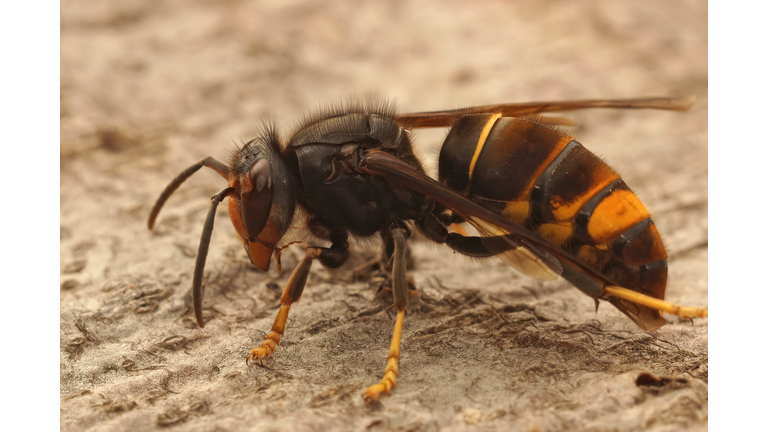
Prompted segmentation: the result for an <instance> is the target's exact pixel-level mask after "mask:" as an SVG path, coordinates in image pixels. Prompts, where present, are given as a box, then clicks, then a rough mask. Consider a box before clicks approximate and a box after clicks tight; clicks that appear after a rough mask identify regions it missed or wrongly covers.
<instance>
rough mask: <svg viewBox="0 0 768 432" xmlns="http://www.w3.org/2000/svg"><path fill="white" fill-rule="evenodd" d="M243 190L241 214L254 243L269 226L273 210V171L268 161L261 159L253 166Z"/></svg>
mask: <svg viewBox="0 0 768 432" xmlns="http://www.w3.org/2000/svg"><path fill="white" fill-rule="evenodd" d="M242 188H243V189H242V191H243V192H242V195H241V196H240V213H241V216H242V218H243V225H244V226H245V231H246V232H247V233H248V237H249V240H252V241H253V240H255V239H256V236H257V235H259V233H260V232H261V231H262V230H263V229H264V226H265V225H266V224H267V219H269V212H270V210H271V209H272V170H271V168H270V166H269V161H268V160H266V159H259V160H257V161H256V162H255V163H254V164H253V165H251V169H250V170H249V171H248V175H247V176H246V177H245V178H244V179H243V181H242Z"/></svg>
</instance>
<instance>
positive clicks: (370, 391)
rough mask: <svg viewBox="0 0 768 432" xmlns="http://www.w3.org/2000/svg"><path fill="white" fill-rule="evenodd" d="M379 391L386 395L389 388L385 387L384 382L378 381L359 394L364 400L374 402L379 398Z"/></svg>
mask: <svg viewBox="0 0 768 432" xmlns="http://www.w3.org/2000/svg"><path fill="white" fill-rule="evenodd" d="M381 393H384V394H386V395H388V394H389V388H387V386H386V385H385V384H384V383H378V384H374V385H372V386H370V387H368V388H367V389H366V390H365V391H364V392H363V394H362V395H361V396H362V397H363V400H364V401H366V402H375V401H378V400H379V395H380V394H381Z"/></svg>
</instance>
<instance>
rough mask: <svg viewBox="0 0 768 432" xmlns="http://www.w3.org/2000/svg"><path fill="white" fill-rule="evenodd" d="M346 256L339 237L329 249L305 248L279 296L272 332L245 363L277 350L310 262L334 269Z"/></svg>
mask: <svg viewBox="0 0 768 432" xmlns="http://www.w3.org/2000/svg"><path fill="white" fill-rule="evenodd" d="M348 255H349V246H348V244H347V240H346V237H345V236H343V237H341V236H340V237H339V238H338V240H337V241H334V243H333V244H332V245H331V247H329V248H321V247H310V248H307V251H306V253H305V254H304V258H302V260H301V262H299V265H298V266H296V269H294V270H293V273H291V277H290V278H289V279H288V283H287V284H285V289H284V290H283V294H282V295H281V296H280V309H279V310H278V311H277V317H275V322H274V324H272V331H270V332H269V334H268V335H267V337H266V339H264V342H262V343H261V345H260V346H258V347H256V348H254V349H252V350H251V353H250V354H248V357H246V358H245V362H246V363H248V361H249V360H259V361H261V360H262V359H263V358H269V356H270V355H272V353H273V352H274V351H275V349H277V345H279V344H280V338H281V337H282V336H283V335H284V334H285V324H286V321H287V320H288V311H290V310H291V305H292V304H293V303H296V302H297V301H299V298H301V294H302V293H303V292H304V286H305V285H306V284H307V277H308V276H309V269H310V268H311V267H312V262H313V261H314V260H316V259H317V260H320V263H321V264H323V265H324V266H325V267H330V268H334V267H338V266H340V265H341V264H343V263H344V261H345V260H346V259H347V257H348Z"/></svg>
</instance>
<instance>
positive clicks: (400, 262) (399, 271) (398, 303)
mask: <svg viewBox="0 0 768 432" xmlns="http://www.w3.org/2000/svg"><path fill="white" fill-rule="evenodd" d="M391 234H392V240H393V243H394V249H395V250H394V254H393V260H392V294H393V296H394V307H396V308H397V321H396V322H395V329H394V332H393V334H392V343H391V345H390V347H389V354H388V355H387V366H386V367H385V368H384V377H383V378H382V379H381V382H379V383H378V384H374V385H372V386H370V387H368V389H366V390H365V392H363V395H362V396H363V399H365V401H366V402H372V401H376V400H378V399H379V395H380V394H381V393H384V394H389V392H390V390H391V389H392V388H393V387H395V379H396V377H397V375H398V369H397V362H398V360H400V340H401V338H402V335H403V319H404V318H405V309H406V307H407V306H408V281H407V279H406V276H405V248H406V243H405V239H406V231H405V230H404V229H402V228H395V229H393V230H392V231H391Z"/></svg>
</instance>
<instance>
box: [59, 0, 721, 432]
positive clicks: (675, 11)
mask: <svg viewBox="0 0 768 432" xmlns="http://www.w3.org/2000/svg"><path fill="white" fill-rule="evenodd" d="M707 74H708V71H707V6H706V3H703V2H667V1H646V2H610V1H605V2H601V1H597V2H595V1H589V2H587V1H583V2H567V1H560V2H558V1H538V2H503V1H475V2H443V1H440V2H438V1H414V2H372V1H371V2H341V1H335V2H333V1H332V2H313V1H291V2H245V1H242V2H241V1H226V2H215V1H209V2H203V1H196V2H180V1H178V2H155V1H131V2H91V1H64V2H62V4H61V321H60V323H61V330H60V332H61V355H60V361H61V366H60V371H61V375H60V376H61V429H62V430H66V431H75V430H92V431H101V430H126V431H127V430H157V429H164V430H259V431H272V430H274V431H277V430H280V431H285V430H372V431H378V430H420V431H421V430H423V431H427V430H429V431H435V430H442V431H474V430H528V431H536V430H541V431H561V430H591V431H611V430H654V431H673V430H675V431H677V430H706V429H707V419H708V402H707V401H708V390H707V383H708V338H707V331H708V320H706V319H701V320H699V319H697V320H695V321H694V322H693V323H692V324H691V323H690V322H683V321H681V320H679V319H677V318H675V317H668V318H669V321H670V323H669V324H668V325H667V326H665V327H663V328H662V329H661V330H659V331H658V332H655V333H646V332H643V331H641V330H640V329H638V328H637V327H636V326H635V325H634V324H633V323H632V322H631V321H630V320H629V319H627V318H626V317H624V316H623V315H621V314H620V313H619V312H618V311H617V310H615V309H614V308H612V306H611V305H609V304H607V303H604V304H602V306H601V307H600V309H599V311H598V313H595V310H594V304H593V302H592V300H591V299H589V298H588V297H586V296H584V295H583V294H581V293H580V292H579V291H578V290H576V289H574V288H572V287H570V286H569V285H568V284H567V283H566V282H564V281H562V280H559V281H555V282H548V283H540V282H536V281H533V280H530V279H527V278H525V277H523V276H521V275H519V274H517V273H515V271H514V270H512V269H511V268H509V267H508V266H506V265H505V264H503V263H501V262H500V261H498V260H485V261H469V260H467V259H465V258H463V257H460V256H457V255H454V254H452V253H451V252H450V251H449V250H448V249H447V248H442V247H437V246H434V245H431V244H428V243H416V244H413V245H412V246H413V257H414V260H415V266H414V269H413V270H412V271H411V272H410V273H409V275H410V277H411V278H412V279H413V281H414V282H415V284H416V286H417V288H418V290H419V293H420V297H419V298H418V299H415V300H414V302H413V304H412V310H411V312H410V313H409V315H408V316H407V317H406V320H405V330H404V334H403V348H402V357H401V363H400V376H399V378H398V380H397V383H398V387H397V388H396V389H395V391H394V392H393V394H392V395H391V396H389V397H385V398H383V399H382V403H381V404H380V405H375V406H366V405H365V404H364V403H363V401H362V399H361V398H360V393H361V392H362V391H363V390H364V389H365V388H366V387H367V386H369V385H371V384H374V383H376V382H378V381H379V380H380V379H381V374H382V372H383V369H384V366H385V358H386V355H387V350H388V347H389V341H390V338H391V331H392V326H393V325H394V315H393V314H387V312H386V311H385V309H386V307H387V304H386V302H385V301H382V300H380V299H376V298H375V296H374V291H373V289H372V288H371V287H370V286H369V282H368V281H367V280H364V281H359V280H353V279H352V278H351V277H350V275H349V272H336V273H329V272H327V271H325V270H323V269H322V268H320V266H316V268H313V271H312V273H311V274H310V277H309V282H308V285H307V288H306V290H305V293H304V296H303V297H302V299H301V301H300V302H299V303H298V304H297V305H295V306H294V307H293V308H292V309H291V315H290V317H289V319H288V328H287V331H286V335H285V338H284V339H283V342H282V343H281V345H280V347H279V348H278V350H277V352H276V354H275V355H274V356H273V357H272V358H271V359H270V360H269V362H268V363H267V364H266V365H265V366H263V367H262V366H259V365H252V366H246V365H245V361H244V360H245V357H246V355H247V354H248V352H249V351H250V349H251V348H253V347H255V346H256V345H258V344H259V343H260V342H261V340H262V339H263V337H264V336H265V335H266V332H268V330H269V328H270V326H271V323H272V320H273V318H274V314H275V313H276V307H277V303H278V297H279V293H280V290H281V288H282V286H283V285H284V283H285V282H286V280H287V278H288V275H289V274H290V271H291V270H292V269H293V267H294V266H295V265H296V263H297V258H298V257H300V256H301V249H300V246H298V245H295V246H292V247H291V249H290V250H288V251H286V252H285V254H284V258H283V259H284V262H283V267H284V268H283V270H284V271H283V274H282V275H280V276H278V275H277V274H276V273H275V272H274V266H273V270H271V272H270V273H267V274H264V273H259V272H257V271H255V270H254V269H253V267H252V266H251V265H250V264H249V263H248V259H247V257H246V256H245V253H244V252H243V250H242V247H241V246H240V245H239V242H238V240H237V239H236V236H235V234H234V230H233V229H232V227H231V224H230V222H229V221H228V217H226V206H220V207H221V208H220V210H219V214H218V218H217V221H216V229H215V230H214V234H213V241H212V243H211V248H210V254H209V256H208V266H207V276H206V277H207V285H206V287H207V288H206V298H205V308H206V309H205V311H206V317H207V318H206V319H207V321H208V324H207V326H206V328H205V329H202V330H201V329H198V328H197V327H196V326H195V325H194V318H193V317H192V313H191V309H190V308H191V294H190V286H191V279H192V270H193V267H194V256H195V252H196V249H197V244H198V241H199V238H200V231H201V229H202V225H203V221H204V219H205V214H206V212H207V209H208V206H209V198H210V196H211V195H212V194H213V193H215V192H217V191H218V190H220V189H221V188H222V187H224V184H223V181H222V179H221V178H220V177H219V176H218V175H216V174H215V173H213V172H207V171H201V172H200V173H198V174H197V175H196V176H194V177H193V178H191V179H190V180H189V181H187V183H185V184H184V185H183V186H182V187H181V188H180V189H179V191H178V192H177V193H176V194H175V195H174V196H173V197H172V198H171V199H170V200H169V202H168V203H167V204H166V207H165V208H164V210H163V212H162V213H161V215H160V218H159V220H158V223H157V226H156V231H155V232H154V233H150V232H148V231H147V229H146V217H147V215H148V213H149V210H150V209H151V206H152V204H153V202H154V200H155V198H156V197H157V195H158V194H159V193H160V191H161V190H162V189H163V187H164V186H165V185H166V184H167V182H168V181H170V179H172V178H173V177H174V176H175V175H176V174H178V173H179V172H181V171H182V170H183V169H184V168H186V167H188V166H189V165H191V164H192V163H194V162H195V161H197V160H200V159H201V158H202V157H204V156H208V155H210V156H213V157H215V158H217V159H219V160H223V161H226V160H227V158H228V156H229V153H230V152H231V151H232V149H233V148H235V147H236V146H237V145H239V144H240V143H241V142H243V141H244V140H248V139H250V138H252V137H253V136H254V133H255V131H257V130H258V128H259V125H260V121H261V120H263V119H267V118H272V119H274V120H275V121H277V123H278V124H279V125H280V130H281V131H282V134H283V136H284V137H285V136H287V135H288V134H289V133H290V131H291V130H292V128H293V127H294V126H295V124H296V122H297V121H298V119H299V118H301V117H302V116H303V115H305V114H306V113H307V112H308V111H309V110H311V109H313V108H316V107H318V106H320V105H321V104H327V103H333V102H338V101H340V100H342V99H344V98H349V97H351V96H353V95H366V94H369V93H378V94H381V95H386V96H388V97H390V98H392V99H395V100H397V102H398V105H399V107H400V110H401V111H402V112H413V111H433V110H440V109H448V108H457V107H464V106H471V105H484V104H494V103H501V102H526V101H532V100H562V99H581V98H626V97H646V96H670V95H682V96H687V95H695V96H697V97H698V102H697V104H696V105H695V106H694V108H693V109H692V110H691V111H690V112H687V113H670V112H660V111H630V112H627V111H610V110H595V111H587V112H579V113H574V114H572V115H569V117H570V118H572V119H574V120H575V121H577V122H578V126H576V127H573V128H570V129H569V130H570V132H571V133H573V134H574V135H575V136H576V137H577V139H578V140H579V141H580V142H582V143H583V144H584V145H585V146H586V147H587V148H589V149H590V150H592V151H593V152H595V153H596V154H598V155H600V156H603V157H605V158H606V159H607V161H608V162H609V163H610V164H611V166H613V167H614V168H615V169H616V170H617V171H619V172H620V173H621V174H622V176H623V177H624V179H625V180H626V181H627V183H628V184H629V185H630V187H632V189H633V190H634V191H635V192H636V193H637V194H638V195H639V196H640V198H641V199H642V200H643V201H644V203H645V204H646V205H647V207H648V208H649V209H650V210H651V211H652V212H653V214H654V220H655V222H656V224H657V226H658V229H659V231H660V232H661V234H662V236H663V238H664V240H665V243H666V245H667V247H668V250H669V252H670V255H671V259H670V262H669V266H670V278H669V285H668V288H667V299H668V300H670V301H673V302H676V303H681V304H685V305H695V306H707V290H708V287H707V252H708V246H707V245H708V225H707V205H708V196H707V181H708V169H707V165H708V161H707V103H708V99H707V85H708V84H707V80H708V75H707ZM444 136H445V131H444V130H436V131H423V132H418V133H417V136H416V143H417V147H418V149H417V150H418V152H419V154H420V155H421V156H422V157H423V159H424V160H425V163H426V165H427V166H428V167H432V168H433V167H434V166H435V162H434V156H435V152H436V150H437V149H438V148H439V144H440V142H441V140H442V139H443V138H444ZM369 255H370V252H369ZM358 256H363V255H358ZM359 260H360V261H362V258H360V259H359ZM374 282H375V281H374ZM644 372H649V373H652V374H654V375H655V376H657V377H660V378H663V379H660V380H659V381H653V380H646V381H643V380H642V379H641V383H642V382H645V383H646V385H638V384H637V382H636V381H637V379H638V377H640V376H641V375H642V374H643V373H644ZM643 376H645V375H643Z"/></svg>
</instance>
